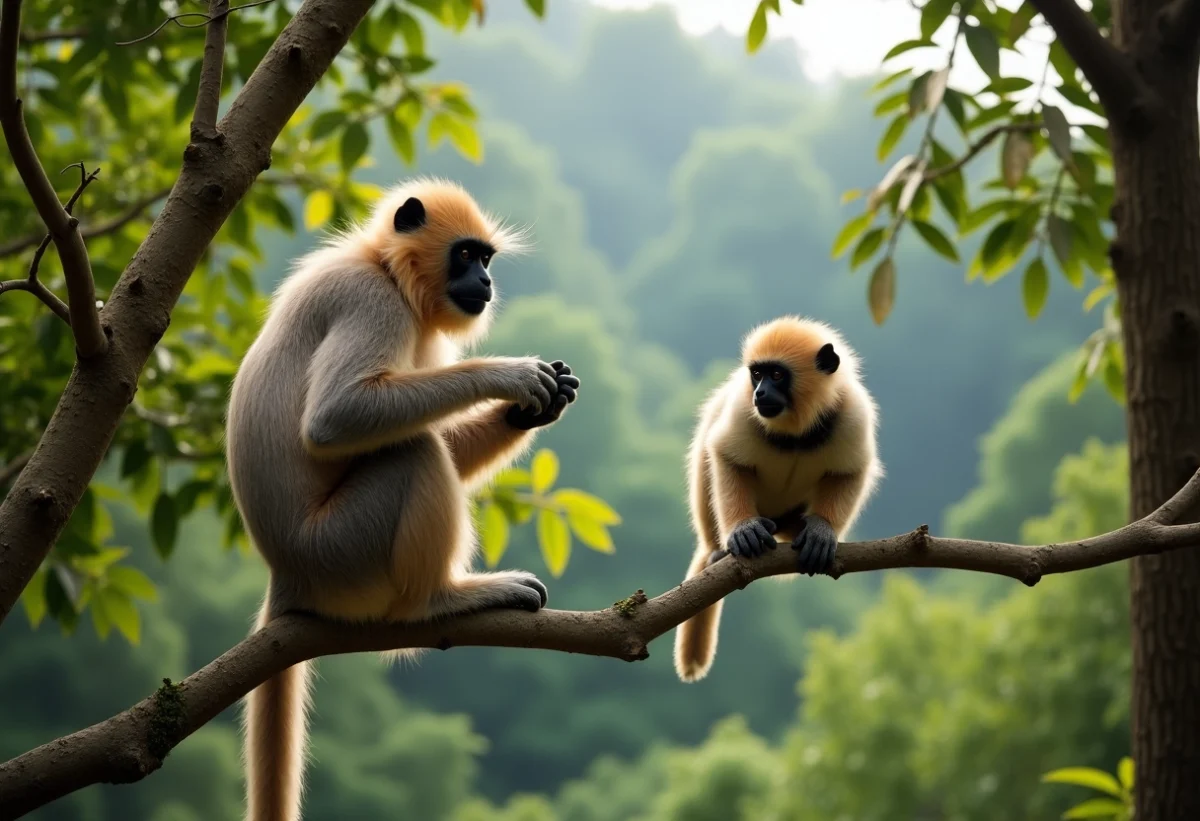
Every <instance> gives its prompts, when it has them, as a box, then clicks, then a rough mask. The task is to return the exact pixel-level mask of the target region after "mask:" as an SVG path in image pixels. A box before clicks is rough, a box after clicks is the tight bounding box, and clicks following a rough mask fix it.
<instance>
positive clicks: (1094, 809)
mask: <svg viewBox="0 0 1200 821" xmlns="http://www.w3.org/2000/svg"><path fill="white" fill-rule="evenodd" d="M1062 817H1063V819H1065V821H1075V819H1077V818H1124V817H1125V805H1124V804H1122V803H1121V802H1120V801H1117V800H1116V799H1113V798H1089V799H1088V800H1087V801H1084V802H1083V803H1081V804H1076V805H1075V806H1074V807H1071V809H1069V810H1067V811H1066V812H1064V813H1063V814H1062Z"/></svg>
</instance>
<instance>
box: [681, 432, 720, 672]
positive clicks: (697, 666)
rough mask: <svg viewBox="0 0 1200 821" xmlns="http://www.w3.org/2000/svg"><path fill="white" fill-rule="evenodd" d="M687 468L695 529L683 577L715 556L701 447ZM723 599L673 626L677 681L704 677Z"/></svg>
mask: <svg viewBox="0 0 1200 821" xmlns="http://www.w3.org/2000/svg"><path fill="white" fill-rule="evenodd" d="M696 461H697V462H698V464H694V465H693V466H692V469H691V470H690V471H689V474H690V476H691V481H690V484H691V503H692V520H693V521H692V524H693V528H694V529H695V531H696V551H695V553H693V554H692V561H691V564H690V565H689V566H688V569H687V576H686V578H689V579H690V578H691V577H693V576H695V575H696V574H698V573H700V572H701V571H703V570H704V569H705V568H706V567H708V565H709V564H710V562H711V561H712V559H713V558H714V557H716V556H718V555H719V554H718V550H719V547H718V546H719V544H720V529H719V525H718V522H717V517H716V514H715V512H714V511H713V507H712V503H711V499H712V471H711V468H710V467H709V459H708V458H707V457H706V455H705V454H704V453H703V451H701V452H700V453H699V454H698V456H697V458H696ZM723 603H724V600H723V599H722V600H719V601H717V602H716V604H713V605H712V606H711V607H707V608H705V609H704V610H701V611H700V612H699V613H697V614H696V615H694V616H692V617H691V618H690V619H688V620H687V621H685V622H683V623H682V624H681V625H679V627H678V628H676V630H675V673H676V674H677V675H678V676H679V679H680V680H681V681H685V682H692V681H699V680H700V679H702V678H704V677H705V676H706V675H707V674H708V671H709V669H710V668H711V667H712V663H713V659H714V658H715V657H716V655H717V634H718V631H719V628H720V626H721V608H722V606H723Z"/></svg>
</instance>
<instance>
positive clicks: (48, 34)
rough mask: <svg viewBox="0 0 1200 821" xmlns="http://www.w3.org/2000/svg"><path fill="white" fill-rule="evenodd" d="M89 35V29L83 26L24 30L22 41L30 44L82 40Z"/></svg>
mask: <svg viewBox="0 0 1200 821" xmlns="http://www.w3.org/2000/svg"><path fill="white" fill-rule="evenodd" d="M87 36H88V30H87V29H86V28H83V27H82V26H81V27H79V28H74V29H61V30H58V31H23V32H21V42H22V43H29V44H33V43H54V42H58V41H60V40H82V39H83V38H85V37H87Z"/></svg>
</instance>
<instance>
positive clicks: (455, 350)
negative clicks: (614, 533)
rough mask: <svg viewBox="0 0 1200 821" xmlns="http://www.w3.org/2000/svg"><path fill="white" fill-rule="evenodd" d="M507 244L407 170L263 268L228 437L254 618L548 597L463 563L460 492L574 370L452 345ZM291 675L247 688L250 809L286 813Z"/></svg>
mask: <svg viewBox="0 0 1200 821" xmlns="http://www.w3.org/2000/svg"><path fill="white" fill-rule="evenodd" d="M519 240H520V236H519V235H518V234H517V233H516V232H514V231H511V230H508V229H506V228H504V227H503V226H501V225H500V224H498V223H497V222H496V221H495V220H494V219H493V218H492V217H491V216H489V215H487V214H485V213H483V212H482V211H481V210H480V208H479V207H478V205H477V204H476V203H475V201H474V200H473V199H472V198H471V196H470V195H469V194H467V193H466V192H465V191H464V190H463V189H462V188H460V187H459V186H457V185H455V184H452V183H449V182H444V181H441V180H433V179H419V180H416V181H412V182H409V183H408V184H404V185H401V186H399V187H397V188H395V189H394V190H392V191H391V192H389V193H387V194H386V195H385V196H384V197H383V198H382V199H381V200H380V202H379V203H378V205H377V206H376V207H375V208H374V210H373V213H372V215H371V216H370V217H369V219H368V220H366V221H365V222H363V223H361V224H358V225H355V226H353V227H351V228H350V229H348V230H346V231H344V232H341V233H340V234H338V235H335V236H333V237H332V238H331V239H330V240H329V241H328V242H327V243H326V244H325V246H324V247H322V248H320V249H318V250H316V251H314V252H312V253H310V254H309V255H307V256H305V257H303V258H302V259H300V260H299V261H298V262H297V263H296V265H295V267H294V268H293V271H292V272H291V273H290V275H289V276H288V277H287V279H286V280H285V281H284V282H283V283H282V284H281V286H280V287H279V289H278V290H277V292H276V294H275V296H274V298H273V301H272V306H271V310H270V312H269V315H268V317H267V319H266V322H265V323H264V326H263V328H262V331H261V333H260V334H259V336H258V338H257V339H256V340H255V342H254V344H253V345H252V346H251V347H250V349H249V351H247V353H246V356H245V358H244V360H243V361H242V363H241V366H240V368H239V369H238V372H237V375H236V377H235V379H234V383H233V389H232V392H231V396H230V402H229V413H228V422H227V434H226V449H227V459H228V470H229V479H230V484H231V486H232V490H233V497H234V500H235V503H236V504H237V507H238V510H239V511H240V513H241V515H242V519H243V521H244V522H245V526H246V530H247V533H248V534H249V536H250V539H251V541H252V542H253V543H254V545H255V546H256V548H257V549H258V551H259V552H260V553H261V554H262V556H263V558H264V560H265V561H266V563H267V566H268V567H269V569H270V584H269V586H268V589H267V593H266V597H265V600H264V602H263V605H262V608H261V610H260V612H259V614H258V619H257V625H256V627H255V629H260V628H261V627H262V626H264V625H265V624H266V623H267V622H269V621H270V620H271V619H273V618H276V617H278V616H280V615H281V614H283V613H285V612H287V611H301V612H309V613H315V614H319V615H321V616H326V617H330V618H335V619H340V620H344V621H358V622H362V621H374V620H388V621H410V620H425V619H430V618H436V617H442V616H449V615H452V614H458V613H466V612H470V611H476V610H481V609H485V608H521V609H525V610H530V611H536V610H538V609H539V608H541V607H543V606H544V605H545V604H546V600H547V591H546V587H545V585H543V584H542V582H541V581H540V580H539V579H538V578H537V577H536V576H534V575H533V574H532V573H527V572H524V571H516V570H509V571H504V572H498V573H473V572H471V571H470V566H471V562H472V560H473V558H474V554H475V551H476V542H475V534H474V533H473V529H472V525H471V519H470V515H469V508H468V489H469V488H470V487H472V486H475V485H478V484H480V483H482V482H485V481H487V480H488V479H489V478H490V477H491V476H492V475H493V474H494V473H495V472H496V471H498V470H499V469H500V468H502V467H503V466H505V465H507V464H509V463H511V462H512V461H513V460H514V459H515V458H516V457H517V456H518V455H519V454H520V453H521V452H522V451H523V450H524V449H525V448H527V447H528V446H529V445H530V444H531V442H532V438H533V435H534V431H535V430H536V429H537V428H539V427H542V426H545V425H549V424H551V423H553V422H555V421H557V420H558V419H559V417H560V416H561V415H562V413H563V411H564V409H565V408H566V406H567V405H568V404H569V403H571V402H574V401H575V398H576V395H577V391H578V389H579V384H580V383H579V379H578V378H577V377H576V376H574V375H573V374H572V373H571V369H570V368H569V367H567V366H566V365H565V364H564V363H563V362H561V361H556V362H552V363H546V362H543V361H541V360H540V359H537V358H533V357H525V358H506V357H496V358H476V359H466V360H461V361H460V360H459V347H460V346H461V345H464V344H467V343H469V342H472V341H475V340H477V339H479V337H480V336H481V335H482V334H483V333H484V332H485V331H486V329H487V325H488V321H489V317H490V313H489V309H490V303H491V302H492V300H493V285H492V280H491V275H490V274H489V273H488V266H489V264H490V263H491V261H492V258H493V257H494V256H495V255H496V254H497V253H500V252H503V251H511V250H514V249H516V248H517V247H519ZM413 652H414V651H400V653H399V654H404V655H411V654H412V653H413ZM396 655H398V654H395V653H394V654H391V656H390V657H392V658H394V657H395V656H396ZM309 678H310V665H309V664H307V663H305V664H299V665H296V666H294V667H291V668H289V669H288V670H285V671H284V672H282V673H280V674H279V675H277V676H275V677H274V678H272V679H271V680H269V681H267V682H265V683H264V684H262V685H261V686H259V687H258V688H257V689H255V690H254V691H253V692H251V693H250V694H249V695H248V696H247V699H246V710H245V714H244V728H245V766H246V776H247V815H246V818H247V819H249V821H296V819H297V818H299V815H300V802H301V793H302V777H303V760H304V754H305V747H306V744H307V739H306V736H307V708H308V693H309Z"/></svg>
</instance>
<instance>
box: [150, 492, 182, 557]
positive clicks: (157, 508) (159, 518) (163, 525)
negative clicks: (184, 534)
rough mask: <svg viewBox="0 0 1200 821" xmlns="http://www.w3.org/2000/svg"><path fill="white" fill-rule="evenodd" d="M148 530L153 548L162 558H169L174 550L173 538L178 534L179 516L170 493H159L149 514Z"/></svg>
mask: <svg viewBox="0 0 1200 821" xmlns="http://www.w3.org/2000/svg"><path fill="white" fill-rule="evenodd" d="M150 532H151V533H152V535H153V536H154V549H155V550H156V551H157V552H158V555H159V556H161V557H162V558H164V559H167V558H170V556H171V553H172V552H173V551H174V550H175V539H176V537H177V536H178V535H179V517H178V515H177V514H176V512H175V500H174V499H173V498H171V496H170V494H167V493H160V494H159V495H158V499H157V500H156V501H155V502H154V510H153V512H152V513H151V514H150Z"/></svg>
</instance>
